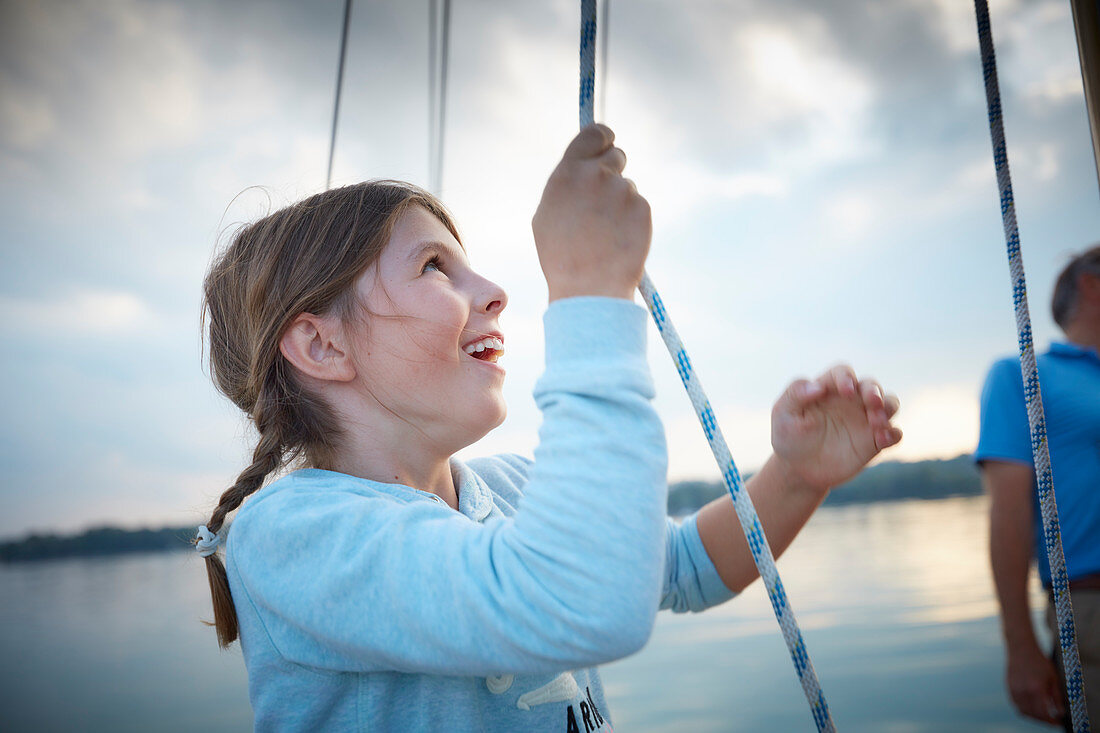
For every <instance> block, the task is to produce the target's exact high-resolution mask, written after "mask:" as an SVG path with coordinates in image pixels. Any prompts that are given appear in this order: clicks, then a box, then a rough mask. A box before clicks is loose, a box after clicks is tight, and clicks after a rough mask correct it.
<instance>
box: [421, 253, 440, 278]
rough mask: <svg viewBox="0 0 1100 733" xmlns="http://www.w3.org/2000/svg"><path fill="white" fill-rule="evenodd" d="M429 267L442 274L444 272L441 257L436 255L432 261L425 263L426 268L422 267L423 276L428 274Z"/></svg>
mask: <svg viewBox="0 0 1100 733" xmlns="http://www.w3.org/2000/svg"><path fill="white" fill-rule="evenodd" d="M429 267H431V268H434V269H436V270H439V271H440V272H442V270H443V262H442V261H440V259H439V255H434V256H433V257H432V258H431V259H430V260H428V261H427V262H425V263H424V267H422V268H421V269H420V272H421V274H423V273H425V272H427V271H428V268H429Z"/></svg>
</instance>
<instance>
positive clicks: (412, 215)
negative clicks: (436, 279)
mask: <svg viewBox="0 0 1100 733" xmlns="http://www.w3.org/2000/svg"><path fill="white" fill-rule="evenodd" d="M431 244H435V245H437V247H438V245H443V248H442V249H443V250H444V251H448V250H449V251H453V252H456V253H462V254H464V253H465V250H464V248H463V247H462V245H461V243H459V242H458V240H456V239H455V236H454V235H453V234H451V230H450V229H448V228H447V226H446V225H445V224H444V223H443V222H441V221H440V220H439V219H438V218H437V217H436V216H435V214H433V213H431V212H430V211H428V210H427V209H425V208H424V207H423V206H418V205H413V206H410V207H409V209H408V210H407V211H406V212H405V213H404V214H402V215H401V217H400V218H399V219H398V220H397V222H395V224H394V227H393V232H392V233H391V234H390V241H389V243H388V244H387V246H386V251H385V253H384V256H385V257H386V258H387V259H390V260H391V261H405V260H407V259H415V258H416V257H418V256H419V255H420V253H421V252H423V251H425V250H426V249H428V248H429V247H426V245H431Z"/></svg>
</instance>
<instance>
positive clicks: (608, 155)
mask: <svg viewBox="0 0 1100 733" xmlns="http://www.w3.org/2000/svg"><path fill="white" fill-rule="evenodd" d="M599 160H600V165H602V166H603V167H605V168H607V169H608V170H610V171H611V172H613V173H622V172H623V168H626V153H624V152H623V151H622V149H621V148H616V147H610V148H608V149H607V150H606V151H604V153H603V155H601V156H600V158H599Z"/></svg>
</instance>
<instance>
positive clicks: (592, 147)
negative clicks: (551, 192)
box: [562, 123, 626, 165]
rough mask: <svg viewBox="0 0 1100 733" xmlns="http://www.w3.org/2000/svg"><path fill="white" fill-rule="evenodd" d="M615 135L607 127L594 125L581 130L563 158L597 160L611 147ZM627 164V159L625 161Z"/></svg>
mask: <svg viewBox="0 0 1100 733" xmlns="http://www.w3.org/2000/svg"><path fill="white" fill-rule="evenodd" d="M613 142H615V133H613V132H612V131H611V128H610V127H608V126H607V125H601V124H598V123H597V124H594V125H589V126H588V127H586V128H584V129H583V130H581V131H580V132H579V133H577V136H576V137H575V138H573V142H571V143H569V147H567V148H566V149H565V155H563V156H562V158H565V159H567V158H578V159H580V158H595V157H597V156H599V155H600V154H602V153H603V152H604V151H605V150H607V149H608V148H610V147H611V143H613ZM623 163H624V165H625V163H626V161H625V159H624V161H623Z"/></svg>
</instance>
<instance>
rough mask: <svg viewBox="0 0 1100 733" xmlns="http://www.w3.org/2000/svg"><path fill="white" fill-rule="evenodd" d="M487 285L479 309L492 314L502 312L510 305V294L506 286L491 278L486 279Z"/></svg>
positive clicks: (480, 299)
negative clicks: (505, 289)
mask: <svg viewBox="0 0 1100 733" xmlns="http://www.w3.org/2000/svg"><path fill="white" fill-rule="evenodd" d="M485 286H486V287H485V289H484V290H483V291H482V293H481V296H480V298H479V302H478V309H479V310H482V311H484V312H486V313H490V314H491V313H500V312H501V311H502V310H504V306H506V305H508V294H507V293H505V292H504V288H502V287H500V286H499V285H497V284H496V283H494V282H490V281H489V280H486V281H485Z"/></svg>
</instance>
